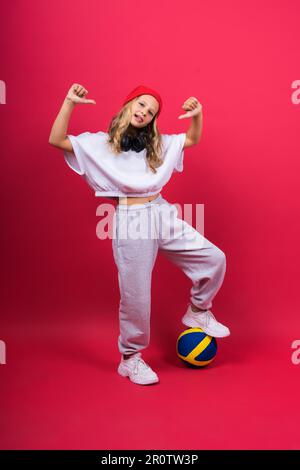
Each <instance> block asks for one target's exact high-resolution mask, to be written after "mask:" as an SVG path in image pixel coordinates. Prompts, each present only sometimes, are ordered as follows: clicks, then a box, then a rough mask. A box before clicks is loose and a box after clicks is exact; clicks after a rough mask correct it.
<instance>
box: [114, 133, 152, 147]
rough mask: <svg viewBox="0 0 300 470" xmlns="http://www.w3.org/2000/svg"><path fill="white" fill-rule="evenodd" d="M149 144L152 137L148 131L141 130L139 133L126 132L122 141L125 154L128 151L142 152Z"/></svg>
mask: <svg viewBox="0 0 300 470" xmlns="http://www.w3.org/2000/svg"><path fill="white" fill-rule="evenodd" d="M149 143H150V136H149V133H148V132H147V131H144V130H141V131H139V132H138V133H131V132H128V133H126V132H125V134H124V135H123V136H122V139H121V149H122V150H123V151H124V152H128V150H133V151H134V152H141V151H142V150H144V148H146V147H147V146H148V144H149Z"/></svg>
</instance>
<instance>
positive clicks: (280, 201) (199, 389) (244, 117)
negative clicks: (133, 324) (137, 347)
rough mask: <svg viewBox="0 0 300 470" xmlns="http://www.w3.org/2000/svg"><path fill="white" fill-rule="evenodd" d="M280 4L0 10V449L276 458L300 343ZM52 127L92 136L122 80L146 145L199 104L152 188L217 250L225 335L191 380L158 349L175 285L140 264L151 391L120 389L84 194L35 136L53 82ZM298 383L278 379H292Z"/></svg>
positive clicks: (103, 246)
mask: <svg viewBox="0 0 300 470" xmlns="http://www.w3.org/2000/svg"><path fill="white" fill-rule="evenodd" d="M299 14H300V5H299V2H297V1H293V0H288V1H282V0H281V1H276V0H275V1H274V0H265V1H264V2H259V1H258V0H255V1H252V2H241V1H238V0H233V1H226V2H224V1H222V0H218V1H201V2H199V1H196V0H191V1H188V2H183V1H174V0H172V1H170V0H166V1H164V2H161V1H157V0H154V1H152V2H151V4H149V3H143V2H137V1H129V0H126V1H112V2H100V1H96V0H94V1H91V0H87V1H85V2H83V3H82V2H79V1H76V0H72V1H69V0H63V1H62V0H60V1H57V0H54V1H53V0H52V1H51V2H41V1H38V0H30V1H29V0H27V1H16V0H15V1H14V2H5V3H3V4H2V7H1V20H0V21H1V24H0V31H1V76H0V79H1V80H4V81H5V83H6V87H7V90H6V91H7V95H6V104H5V105H1V106H0V117H1V135H2V139H1V140H2V142H1V144H2V145H1V164H2V171H1V177H2V178H1V179H2V181H1V190H2V223H3V225H2V231H1V236H2V241H1V246H2V279H1V287H2V293H1V298H2V308H1V311H2V313H1V325H0V326H1V331H0V339H2V340H3V341H5V343H6V347H7V361H6V364H2V365H1V366H0V375H1V392H0V393H1V404H2V412H1V415H2V416H1V419H2V425H1V431H0V446H1V448H2V449H30V448H31V449H63V448H65V449H93V448H94V449H139V448H141V449H276V448H277V449H296V448H298V447H299V417H300V416H299V414H300V413H299V383H300V382H299V373H300V364H299V365H298V366H297V365H295V364H293V363H292V361H291V355H292V352H293V350H292V349H291V344H292V342H293V341H294V340H295V339H299V338H300V325H299V302H298V297H297V293H298V290H299V287H298V286H299V258H300V256H299V255H300V253H299V221H298V214H299V151H300V141H299V117H300V106H299V104H297V101H296V102H295V103H293V102H292V100H291V96H292V93H293V91H294V90H293V89H292V87H291V85H292V82H293V81H294V80H297V79H299V78H300V77H299V40H300V31H299ZM73 83H80V84H82V85H83V86H84V87H86V88H87V89H88V90H89V95H88V97H89V98H92V99H95V100H96V102H97V105H96V106H93V105H85V106H78V107H76V109H75V110H74V114H73V115H72V117H71V121H70V126H69V129H68V132H69V133H72V134H74V135H77V134H79V133H81V132H84V131H87V130H89V131H91V132H96V131H98V130H103V131H107V129H108V125H109V122H110V120H111V118H112V116H113V115H114V114H115V113H116V112H117V111H118V109H119V108H120V106H121V102H122V99H123V98H124V96H126V94H127V93H128V92H129V91H130V90H131V89H132V88H134V87H135V86H137V85H138V84H140V83H143V84H146V85H148V86H150V87H153V88H157V89H158V90H159V91H160V93H161V95H162V97H163V101H164V109H163V112H162V115H161V116H160V117H159V120H158V123H159V128H160V131H161V132H163V133H180V132H185V131H186V130H187V129H188V126H189V124H190V121H189V120H179V119H178V116H179V115H180V114H182V108H181V106H182V104H183V102H184V101H185V100H186V99H187V98H188V97H190V96H196V97H197V99H198V100H199V101H200V102H201V103H202V105H203V118H204V121H203V135H202V139H201V142H200V143H199V144H198V145H196V146H194V147H192V148H188V149H186V150H185V159H184V172H183V173H181V174H179V173H178V174H173V177H172V179H171V181H170V182H169V183H168V185H167V186H166V187H165V188H164V189H163V191H162V195H163V196H164V197H165V198H166V199H167V200H168V201H170V202H172V203H179V204H188V203H190V204H193V205H195V204H197V203H199V204H204V205H205V236H206V237H207V238H208V239H209V240H211V241H212V242H213V243H214V244H216V245H217V246H219V247H220V248H221V249H222V250H223V251H224V252H225V253H226V255H227V273H226V276H225V281H224V284H223V286H222V288H221V290H220V291H219V293H218V294H217V296H216V297H215V300H214V305H213V308H212V311H213V312H214V314H215V315H216V316H217V318H218V319H219V320H220V321H221V322H223V323H225V324H226V325H228V326H229V327H230V329H231V336H230V337H229V338H225V339H221V340H219V341H218V346H219V350H218V355H217V357H216V359H215V360H214V362H213V363H212V364H211V365H209V366H208V367H206V368H205V369H203V370H191V369H188V368H186V367H184V366H183V365H182V363H181V362H180V360H179V359H178V358H177V356H176V352H175V343H176V339H177V336H178V334H179V333H180V332H181V331H182V330H183V329H184V326H183V325H182V324H181V317H182V316H183V314H184V313H185V309H186V304H187V302H188V300H189V289H190V287H191V285H190V281H189V279H187V278H186V277H185V275H184V273H183V272H181V271H179V270H178V268H176V267H175V266H174V265H171V264H170V263H169V262H168V261H167V260H166V259H164V258H163V257H160V256H158V259H157V262H156V266H155V268H154V272H153V285H152V319H151V343H150V346H149V348H147V350H145V352H144V358H145V359H146V360H147V361H148V362H149V363H150V365H151V366H152V368H153V369H154V370H156V372H157V373H158V374H159V376H160V380H161V382H160V384H158V385H155V386H151V387H141V386H138V385H135V384H133V383H131V382H130V381H129V380H128V379H124V378H122V377H120V376H119V375H118V374H117V372H116V369H117V365H118V363H119V359H120V355H119V351H118V349H117V337H118V334H119V331H118V303H119V291H118V282H117V270H116V266H115V264H114V261H113V255H112V250H111V240H110V239H107V240H99V239H98V238H97V237H96V225H97V222H98V221H99V218H98V217H97V216H96V208H97V206H98V204H100V203H101V202H108V201H107V200H102V199H99V198H97V199H96V198H95V197H94V194H93V192H92V191H91V189H90V188H89V187H88V186H87V185H86V183H85V182H84V181H83V180H82V179H81V178H80V177H79V176H78V175H76V174H75V173H73V172H72V170H70V168H69V167H68V166H67V165H66V163H65V162H64V160H63V153H62V151H60V150H58V149H55V148H54V147H51V146H50V145H49V143H48V138H49V134H50V130H51V127H52V124H53V121H54V119H55V117H56V115H57V113H58V111H59V109H60V106H61V104H62V102H63V99H64V97H65V95H66V92H67V90H68V89H69V87H70V86H71V85H72V84H73ZM297 379H298V380H297Z"/></svg>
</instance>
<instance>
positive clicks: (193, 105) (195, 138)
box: [178, 96, 203, 148]
mask: <svg viewBox="0 0 300 470" xmlns="http://www.w3.org/2000/svg"><path fill="white" fill-rule="evenodd" d="M182 108H183V109H184V110H185V111H186V113H185V114H181V115H180V116H178V119H185V118H190V117H191V118H192V122H191V125H190V127H189V128H188V130H187V132H186V139H185V143H184V146H183V148H186V147H191V146H192V145H195V144H198V142H199V141H200V139H201V134H202V125H203V117H202V105H201V104H200V103H199V101H198V100H197V98H195V97H194V96H191V97H190V98H188V99H187V100H186V101H185V102H184V103H183V106H182Z"/></svg>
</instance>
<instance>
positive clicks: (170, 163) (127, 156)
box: [63, 131, 186, 197]
mask: <svg viewBox="0 0 300 470" xmlns="http://www.w3.org/2000/svg"><path fill="white" fill-rule="evenodd" d="M67 137H69V139H70V141H71V143H72V146H73V152H74V153H73V152H68V151H67V150H64V151H63V152H64V159H65V161H66V162H67V164H68V165H69V167H70V168H72V170H74V171H75V172H76V173H78V174H79V175H81V176H82V177H83V178H84V179H85V180H86V182H87V183H88V185H89V186H90V187H91V188H92V189H93V190H94V191H95V196H102V197H105V196H120V197H122V196H125V197H126V196H132V197H134V196H135V197H146V196H152V195H153V194H156V193H159V192H160V191H161V190H162V188H163V186H164V185H165V184H166V183H167V182H168V181H169V180H170V178H171V176H172V173H173V172H174V171H176V172H182V171H183V157H184V150H183V146H184V143H185V138H186V133H185V132H183V133H181V134H161V137H162V144H163V152H162V156H161V158H162V159H163V163H162V165H161V166H160V167H158V168H156V171H157V173H156V174H154V173H152V171H151V169H150V168H149V167H148V164H147V160H146V149H144V150H142V151H141V152H135V151H133V150H129V151H127V152H121V153H119V154H114V153H113V151H112V150H111V149H110V147H109V146H108V142H107V140H108V133H107V132H102V131H99V132H95V133H92V132H83V133H82V134H79V135H77V136H74V135H70V134H68V135H67Z"/></svg>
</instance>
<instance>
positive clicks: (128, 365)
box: [118, 352, 159, 385]
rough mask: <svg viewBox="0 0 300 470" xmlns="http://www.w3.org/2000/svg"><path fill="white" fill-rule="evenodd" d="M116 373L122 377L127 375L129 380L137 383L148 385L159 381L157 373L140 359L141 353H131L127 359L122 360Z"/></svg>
mask: <svg viewBox="0 0 300 470" xmlns="http://www.w3.org/2000/svg"><path fill="white" fill-rule="evenodd" d="M118 373H119V374H120V375H122V377H129V378H130V380H131V381H132V382H134V383H136V384H139V385H149V384H153V383H156V382H158V381H159V379H158V376H157V374H156V373H155V372H154V371H153V370H152V369H151V367H150V366H149V365H148V364H146V362H145V361H144V359H142V354H141V353H140V352H139V353H136V354H133V355H132V356H131V357H130V358H129V359H124V358H123V356H122V360H121V362H120V364H119V367H118Z"/></svg>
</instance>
